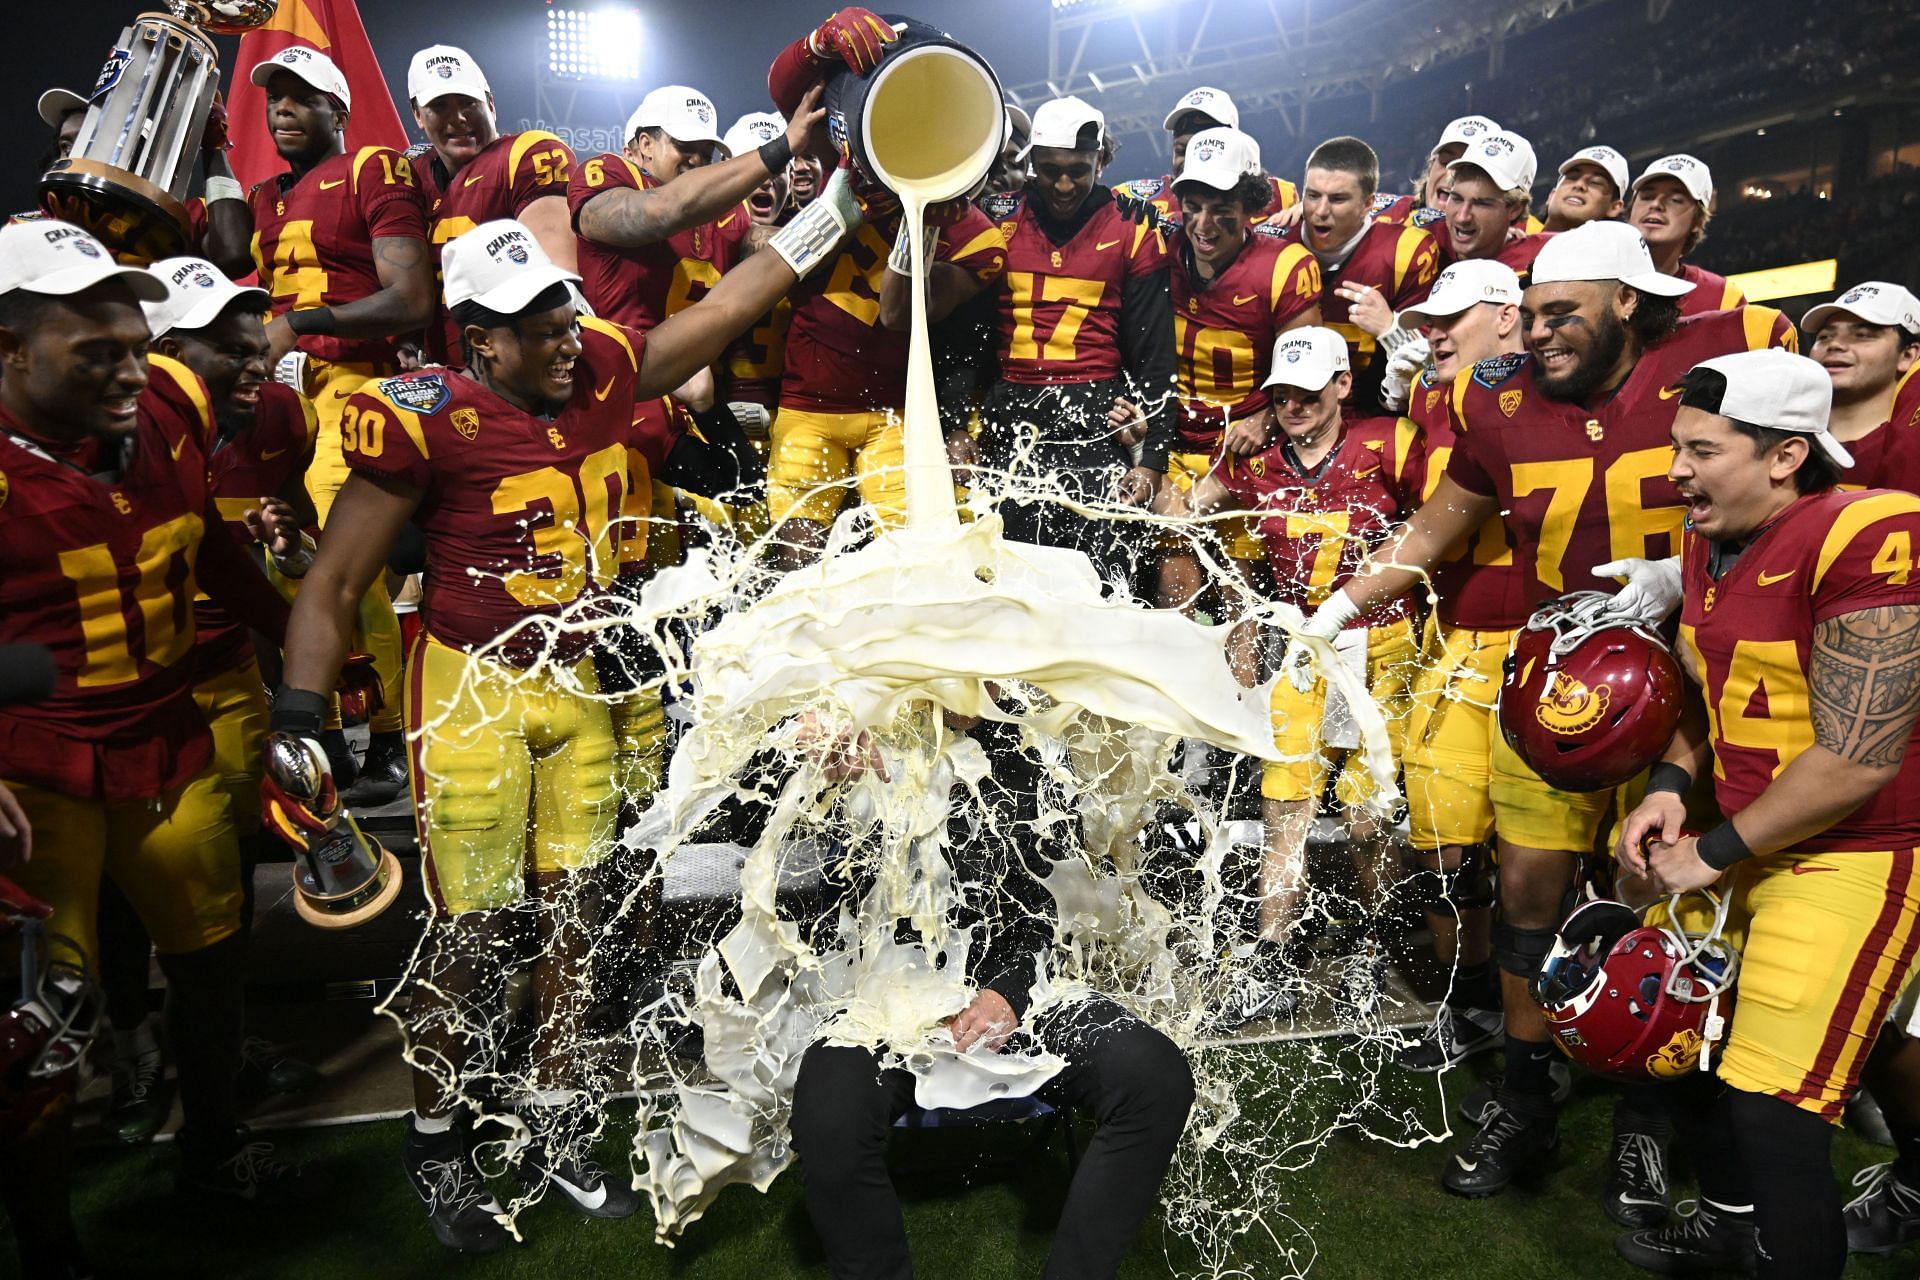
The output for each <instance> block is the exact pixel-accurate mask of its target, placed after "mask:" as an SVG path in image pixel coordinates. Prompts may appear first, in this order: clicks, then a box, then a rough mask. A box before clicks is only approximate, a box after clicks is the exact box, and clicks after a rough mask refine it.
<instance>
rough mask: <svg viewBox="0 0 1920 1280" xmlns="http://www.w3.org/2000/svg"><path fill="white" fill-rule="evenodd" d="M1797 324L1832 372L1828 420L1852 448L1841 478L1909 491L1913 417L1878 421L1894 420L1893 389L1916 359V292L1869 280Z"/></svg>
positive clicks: (1917, 473)
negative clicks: (1895, 425)
mask: <svg viewBox="0 0 1920 1280" xmlns="http://www.w3.org/2000/svg"><path fill="white" fill-rule="evenodd" d="M1800 328H1801V331H1802V332H1803V333H1805V334H1806V335H1807V337H1808V339H1809V340H1810V341H1811V342H1812V344H1813V345H1812V346H1811V347H1810V348H1809V349H1808V352H1807V354H1808V355H1810V356H1811V357H1813V359H1814V360H1815V361H1816V362H1817V363H1819V365H1820V366H1821V367H1822V368H1824V369H1825V370H1826V371H1827V376H1828V377H1830V378H1832V379H1833V411H1832V413H1831V414H1830V415H1829V422H1830V424H1831V428H1832V431H1833V436H1834V439H1836V440H1838V441H1840V442H1841V443H1842V444H1844V445H1846V446H1847V452H1849V453H1851V454H1852V455H1853V465H1852V466H1851V467H1848V468H1847V469H1846V470H1845V472H1844V474H1843V475H1842V476H1841V483H1843V484H1845V485H1847V486H1848V487H1849V488H1852V487H1855V486H1859V487H1863V488H1869V489H1905V490H1906V491H1908V492H1909V493H1911V492H1914V490H1915V488H1916V486H1920V470H1916V469H1915V468H1914V467H1913V466H1912V465H1911V458H1912V455H1913V453H1914V450H1913V449H1912V448H1911V447H1910V442H1909V441H1908V440H1907V439H1906V437H1908V436H1910V435H1912V432H1911V430H1909V429H1908V428H1910V427H1911V426H1912V425H1913V424H1911V423H1908V422H1907V421H1906V419H1905V417H1904V416H1903V417H1902V418H1901V427H1900V429H1898V430H1893V429H1889V430H1881V428H1882V427H1888V428H1891V427H1892V425H1893V423H1892V417H1891V415H1892V412H1893V401H1894V394H1895V389H1896V388H1898V387H1900V386H1902V385H1903V383H1904V382H1905V381H1906V380H1907V379H1909V378H1911V376H1912V372H1913V370H1914V368H1915V367H1916V366H1920V298H1915V297H1914V296H1913V294H1912V293H1911V292H1909V291H1908V290H1907V289H1906V288H1904V287H1902V286H1901V285H1897V284H1892V283H1890V282H1888V281H1884V280H1869V281H1866V282H1865V283H1863V284H1857V285H1855V286H1854V287H1853V288H1851V289H1848V290H1847V291H1846V292H1845V293H1843V294H1841V295H1840V296H1839V297H1837V298H1835V299H1834V300H1833V301H1832V302H1827V303H1822V304H1821V305H1820V306H1817V307H1814V308H1813V309H1812V310H1810V311H1808V312H1807V314H1806V315H1805V316H1803V317H1802V318H1801V321H1800ZM1896 446H1898V447H1896Z"/></svg>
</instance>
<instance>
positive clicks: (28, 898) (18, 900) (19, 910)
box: [0, 876, 53, 928]
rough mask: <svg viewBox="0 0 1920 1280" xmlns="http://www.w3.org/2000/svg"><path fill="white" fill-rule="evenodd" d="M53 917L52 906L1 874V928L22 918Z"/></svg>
mask: <svg viewBox="0 0 1920 1280" xmlns="http://www.w3.org/2000/svg"><path fill="white" fill-rule="evenodd" d="M52 917H53V908H52V907H50V906H48V905H47V904H46V903H44V902H42V901H40V899H38V898H36V897H34V896H33V895H32V894H30V893H28V892H27V891H26V890H25V889H22V888H21V887H20V886H19V885H17V884H15V883H14V882H13V881H11V880H9V879H7V878H6V877H5V876H0V928H4V927H9V926H12V925H13V924H15V923H16V922H18V921H21V920H48V919H51V918H52Z"/></svg>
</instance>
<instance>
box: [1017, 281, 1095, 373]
mask: <svg viewBox="0 0 1920 1280" xmlns="http://www.w3.org/2000/svg"><path fill="white" fill-rule="evenodd" d="M1007 287H1008V288H1010V289H1011V290H1012V291H1013V341H1012V343H1011V345H1009V347H1008V348H1007V357H1008V359H1011V360H1045V361H1048V362H1062V361H1070V360H1072V359H1074V349H1073V340H1074V339H1075V338H1077V337H1079V336H1080V326H1081V325H1083V324H1085V323H1086V321H1087V315H1088V313H1090V312H1091V311H1092V310H1093V309H1094V308H1095V307H1097V306H1099V305H1100V299H1101V297H1102V296H1103V295H1104V294H1105V293H1106V290H1107V287H1106V285H1104V284H1102V283H1101V282H1100V281H1098V280H1079V279H1076V278H1074V277H1073V276H1046V277H1044V278H1042V279H1041V280H1040V290H1039V294H1038V296H1037V297H1036V296H1035V293H1034V273H1033V272H1031V271H1009V272H1007ZM1049 302H1064V303H1066V304H1067V305H1066V307H1065V309H1064V310H1062V312H1061V313H1060V323H1059V324H1057V325H1055V326H1054V329H1053V332H1052V333H1051V334H1050V335H1048V337H1047V346H1046V350H1045V351H1044V352H1042V351H1041V349H1040V345H1039V342H1038V340H1037V339H1036V338H1035V335H1034V316H1033V309H1034V307H1035V306H1036V305H1039V304H1044V303H1049Z"/></svg>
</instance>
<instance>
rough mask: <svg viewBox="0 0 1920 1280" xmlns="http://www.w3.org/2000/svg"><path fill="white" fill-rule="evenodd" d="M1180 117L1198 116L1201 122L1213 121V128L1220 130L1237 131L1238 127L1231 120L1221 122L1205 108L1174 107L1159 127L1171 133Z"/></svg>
mask: <svg viewBox="0 0 1920 1280" xmlns="http://www.w3.org/2000/svg"><path fill="white" fill-rule="evenodd" d="M1181 116H1199V117H1200V118H1201V119H1202V120H1211V121H1213V123H1214V125H1215V127H1217V128H1221V129H1238V128H1239V127H1240V126H1239V125H1237V124H1235V123H1234V122H1233V121H1231V120H1222V119H1221V118H1220V117H1219V116H1216V115H1214V114H1213V113H1212V112H1211V111H1208V110H1207V109H1206V108H1205V107H1175V108H1174V109H1173V110H1171V111H1169V112H1167V118H1166V119H1165V120H1163V121H1161V122H1160V127H1161V128H1162V129H1164V130H1166V131H1167V132H1168V133H1172V132H1173V125H1174V122H1175V121H1177V120H1178V119H1179V118H1180V117H1181Z"/></svg>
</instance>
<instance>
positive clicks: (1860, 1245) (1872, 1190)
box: [1845, 1161, 1920, 1253]
mask: <svg viewBox="0 0 1920 1280" xmlns="http://www.w3.org/2000/svg"><path fill="white" fill-rule="evenodd" d="M1853 1185H1854V1186H1856V1187H1858V1186H1863V1185H1864V1186H1865V1188H1866V1190H1864V1191H1862V1192H1861V1193H1860V1194H1859V1195H1857V1196H1855V1197H1854V1198H1853V1199H1851V1200H1849V1201H1848V1202H1847V1208H1846V1215H1845V1216H1846V1220H1847V1252H1849V1253H1892V1252H1893V1251H1894V1250H1895V1249H1898V1248H1899V1247H1900V1246H1901V1245H1904V1244H1911V1243H1912V1242H1913V1241H1915V1240H1920V1187H1912V1186H1908V1185H1907V1184H1906V1183H1905V1182H1903V1181H1901V1180H1900V1178H1899V1177H1898V1176H1897V1175H1896V1174H1895V1173H1894V1171H1893V1164H1892V1162H1891V1161H1889V1162H1888V1163H1886V1164H1872V1165H1868V1166H1867V1167H1866V1168H1864V1169H1862V1170H1861V1171H1860V1172H1859V1173H1856V1174H1855V1175H1853Z"/></svg>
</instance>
